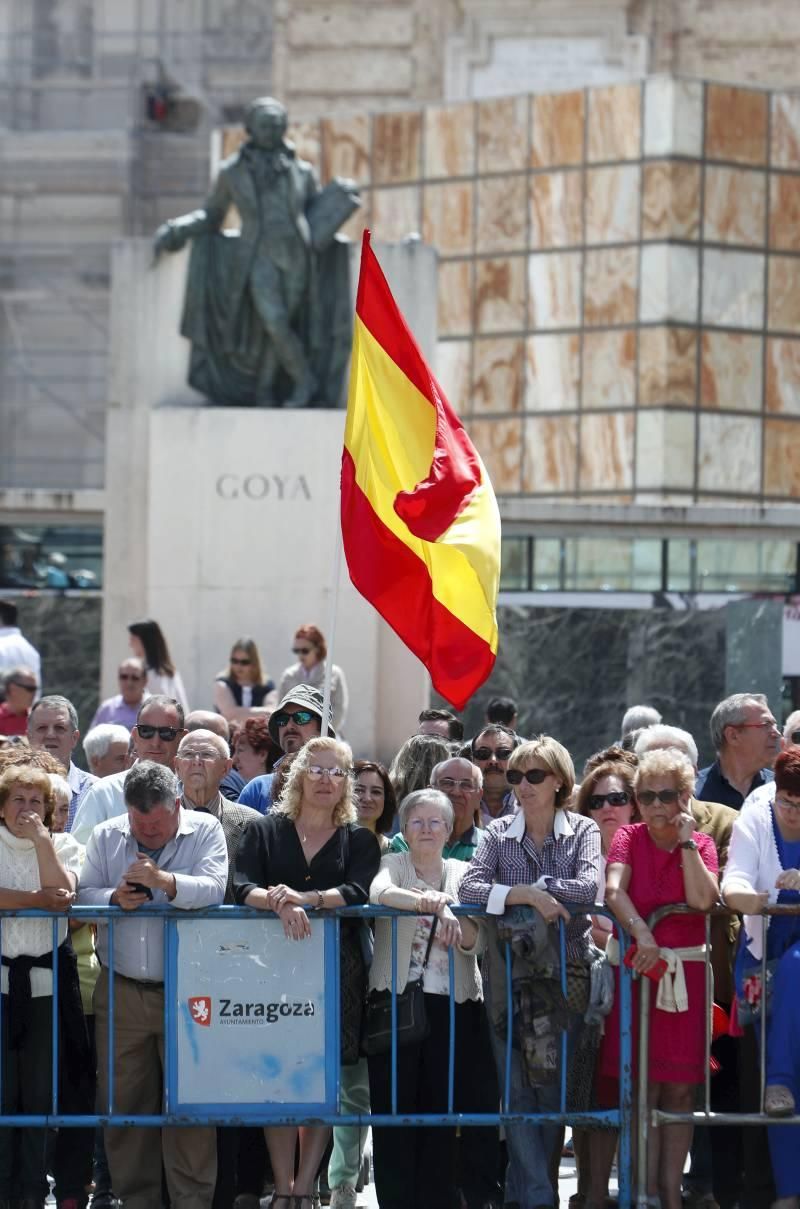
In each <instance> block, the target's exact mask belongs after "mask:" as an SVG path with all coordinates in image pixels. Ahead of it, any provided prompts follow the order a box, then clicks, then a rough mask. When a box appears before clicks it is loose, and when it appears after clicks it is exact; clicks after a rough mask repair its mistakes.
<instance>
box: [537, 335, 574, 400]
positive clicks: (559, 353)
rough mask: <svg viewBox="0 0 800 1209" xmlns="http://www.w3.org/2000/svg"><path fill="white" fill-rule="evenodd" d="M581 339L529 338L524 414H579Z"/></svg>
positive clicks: (559, 337)
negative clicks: (534, 412)
mask: <svg viewBox="0 0 800 1209" xmlns="http://www.w3.org/2000/svg"><path fill="white" fill-rule="evenodd" d="M580 374H581V361H580V336H579V335H578V334H577V333H573V334H571V335H546V336H529V337H528V339H527V340H526V341H525V381H526V385H525V410H526V411H577V409H578V406H579V401H580V391H579V388H580Z"/></svg>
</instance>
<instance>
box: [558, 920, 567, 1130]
mask: <svg viewBox="0 0 800 1209" xmlns="http://www.w3.org/2000/svg"><path fill="white" fill-rule="evenodd" d="M558 952H559V958H560V961H561V993H562V995H563V996H564V1001H565V1002H566V1000H567V927H566V924H565V922H564V920H563V919H562V918H561V916H560V915H559V917H558ZM568 1031H569V1030H568V1029H566V1028H565V1029H563V1031H562V1033H561V1064H560V1065H561V1069H560V1072H559V1083H560V1088H559V1099H558V1103H559V1108H560V1110H561V1112H566V1111H567V1034H568Z"/></svg>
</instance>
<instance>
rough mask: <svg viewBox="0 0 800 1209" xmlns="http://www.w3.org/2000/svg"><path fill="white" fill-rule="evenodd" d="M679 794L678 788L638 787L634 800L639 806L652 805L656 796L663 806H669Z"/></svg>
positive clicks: (675, 800)
mask: <svg viewBox="0 0 800 1209" xmlns="http://www.w3.org/2000/svg"><path fill="white" fill-rule="evenodd" d="M680 796H681V794H680V790H679V789H659V790H658V791H656V790H655V789H639V790H637V792H636V800H637V801H638V802H639V804H640V805H641V806H652V805H653V802H655V800H656V798H658V800H659V802H663V804H664V805H665V806H671V805H672V803H673V802H677V800H678V798H679V797H680Z"/></svg>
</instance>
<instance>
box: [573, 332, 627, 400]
mask: <svg viewBox="0 0 800 1209" xmlns="http://www.w3.org/2000/svg"><path fill="white" fill-rule="evenodd" d="M582 395H583V398H582V406H583V408H584V410H587V409H591V408H595V407H603V408H610V407H632V406H633V404H634V403H635V402H636V330H635V328H628V329H627V330H623V331H603V332H589V331H587V332H586V333H585V334H584V337H583V391H582Z"/></svg>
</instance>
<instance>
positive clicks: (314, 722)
mask: <svg viewBox="0 0 800 1209" xmlns="http://www.w3.org/2000/svg"><path fill="white" fill-rule="evenodd" d="M321 730H322V694H321V693H319V692H317V690H316V689H315V688H312V687H311V685H309V684H298V685H295V687H294V688H293V689H292V690H291V691H290V692H289V693H287V695H286V696H285V697H284V698H283V700H282V701H281V702H280V704H279V705H278V706H277V708H276V709H275V711H274V712H273V713H272V714H271V715H270V719H269V733H270V735H271V736H272V738H273V739H274V740H275V742H276V743H277V744H278V746H279V747H280V749H281V751H282V752H283V755H284V756H289V755H293V754H294V752H296V751H299V750H300V748H301V747H304V746H305V745H306V743H307V742H308V740H309V739H313V738H314V737H315V736H316V735H318V734H319V733H320V732H321ZM328 734H329V735H330V736H331V738H333V739H335V738H336V731H335V730H334V729H333V727H332V726H331V724H330V723H328ZM282 758H283V757H281V759H282ZM278 764H280V760H277V761H276V765H275V766H276V767H277V765H278ZM272 775H273V774H272V773H271V772H268V773H265V774H264V776H263V777H254V778H253V780H252V781H250V782H249V783H248V784H247V785H245V787H244V789H243V790H242V792H241V794H240V795H239V805H240V806H252V807H253V809H254V810H257V811H258V812H259V813H260V814H266V813H267V811H268V810H269V809H270V808H271V806H272Z"/></svg>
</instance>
